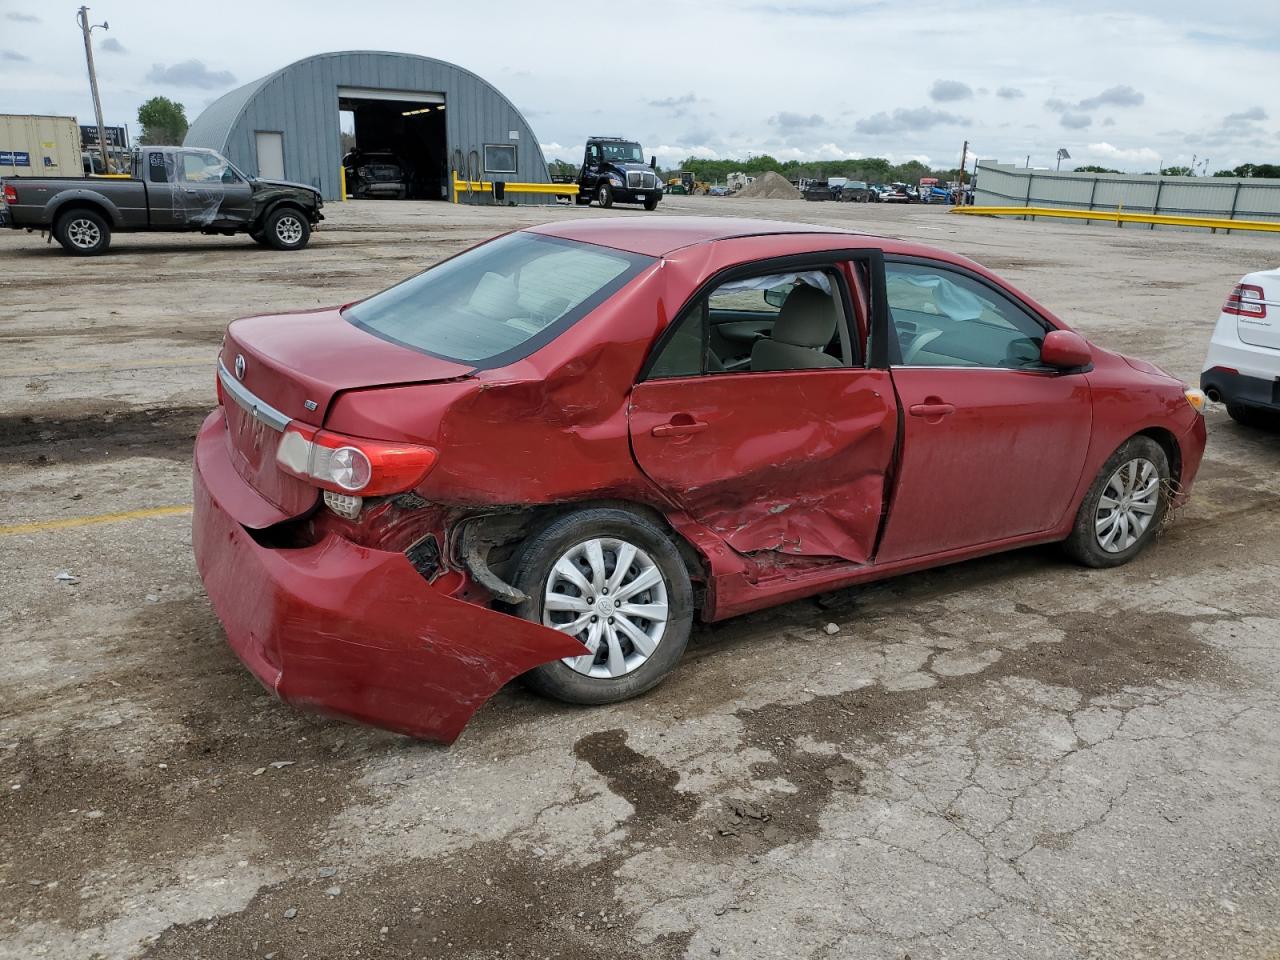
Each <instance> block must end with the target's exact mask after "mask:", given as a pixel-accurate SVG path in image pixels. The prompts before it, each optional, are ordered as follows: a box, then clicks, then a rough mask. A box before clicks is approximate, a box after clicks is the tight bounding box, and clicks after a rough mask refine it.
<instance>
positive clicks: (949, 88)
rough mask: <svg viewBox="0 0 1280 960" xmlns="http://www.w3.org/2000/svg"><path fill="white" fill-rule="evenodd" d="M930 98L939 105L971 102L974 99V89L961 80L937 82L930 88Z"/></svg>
mask: <svg viewBox="0 0 1280 960" xmlns="http://www.w3.org/2000/svg"><path fill="white" fill-rule="evenodd" d="M929 97H930V98H931V99H933V100H935V101H937V102H938V103H952V102H954V101H956V100H969V99H971V98H972V97H973V88H972V87H971V86H969V85H968V84H967V83H961V82H960V81H959V80H935V81H933V86H932V87H930V88H929Z"/></svg>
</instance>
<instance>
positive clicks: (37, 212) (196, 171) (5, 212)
mask: <svg viewBox="0 0 1280 960" xmlns="http://www.w3.org/2000/svg"><path fill="white" fill-rule="evenodd" d="M322 206H324V201H323V200H322V199H321V198H320V191H319V190H317V189H315V188H314V187H309V186H306V185H305V184H300V183H287V182H284V181H280V180H259V179H258V178H256V177H248V176H245V175H244V174H243V173H241V172H240V171H239V170H237V169H236V168H235V166H234V165H233V164H232V163H231V162H230V161H229V160H227V159H226V158H224V157H223V156H222V155H221V154H219V153H217V152H215V151H213V150H203V149H200V148H196V147H141V148H139V149H138V150H135V151H134V153H133V171H132V175H131V176H128V177H123V176H108V177H89V178H82V177H7V178H5V179H3V180H0V226H6V227H11V228H13V229H15V230H28V231H34V230H39V231H41V232H42V233H43V232H48V233H50V234H51V235H52V236H53V238H54V239H55V240H57V241H58V243H60V244H62V246H63V248H64V249H65V250H66V251H67V252H69V253H74V254H78V255H80V256H92V255H94V254H98V253H103V252H105V251H106V249H107V246H108V245H109V244H110V243H111V234H112V233H113V232H121V233H123V232H126V231H142V230H163V231H170V232H178V231H196V230H198V231H200V232H201V233H209V234H225V235H226V236H231V235H233V234H236V233H247V234H249V236H251V237H253V239H254V240H256V241H257V242H258V243H260V244H262V245H263V246H268V247H274V248H275V249H276V250H301V249H302V248H303V247H305V246H306V245H307V241H308V240H309V239H310V238H311V228H312V227H314V226H315V225H316V224H317V223H319V222H320V221H321V220H323V219H324V215H323V214H322V213H321V212H320V208H321V207H322Z"/></svg>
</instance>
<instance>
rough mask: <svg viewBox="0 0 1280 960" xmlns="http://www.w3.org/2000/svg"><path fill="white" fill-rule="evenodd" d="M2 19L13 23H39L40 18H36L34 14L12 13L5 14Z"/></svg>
mask: <svg viewBox="0 0 1280 960" xmlns="http://www.w3.org/2000/svg"><path fill="white" fill-rule="evenodd" d="M4 18H5V19H6V20H12V21H13V22H14V23H39V22H40V18H39V17H37V16H36V15H35V14H34V13H18V12H17V11H14V12H12V13H6V14H5V15H4Z"/></svg>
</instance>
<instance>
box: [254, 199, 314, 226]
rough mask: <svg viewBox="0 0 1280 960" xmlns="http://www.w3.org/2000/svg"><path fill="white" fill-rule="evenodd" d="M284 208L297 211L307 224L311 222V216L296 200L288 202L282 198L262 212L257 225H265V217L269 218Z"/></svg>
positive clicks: (288, 200)
mask: <svg viewBox="0 0 1280 960" xmlns="http://www.w3.org/2000/svg"><path fill="white" fill-rule="evenodd" d="M285 208H288V209H290V210H296V211H298V213H300V214H302V215H303V216H304V217H306V218H307V223H311V222H312V219H311V214H310V213H309V212H308V211H307V209H306V207H304V206H303V205H302V204H300V203H298V201H297V200H290V199H289V198H288V197H284V198H282V199H280V200H277V201H275V202H274V203H273V204H271V206H269V207H267V209H265V210H263V211H262V219H261V220H259V221H258V222H259V224H265V223H266V222H267V217H269V216H271V215H272V214H273V213H275V212H276V211H277V210H283V209H285Z"/></svg>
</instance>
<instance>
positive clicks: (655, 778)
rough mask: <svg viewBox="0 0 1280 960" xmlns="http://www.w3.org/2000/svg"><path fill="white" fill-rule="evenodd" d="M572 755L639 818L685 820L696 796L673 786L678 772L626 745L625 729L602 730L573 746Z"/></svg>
mask: <svg viewBox="0 0 1280 960" xmlns="http://www.w3.org/2000/svg"><path fill="white" fill-rule="evenodd" d="M573 752H574V754H575V755H576V756H577V757H578V758H579V759H580V760H585V761H587V763H589V764H591V766H592V767H594V768H595V771H596V772H597V773H598V774H600V776H602V777H604V778H605V780H606V781H607V782H608V784H609V789H610V790H612V791H613V792H614V793H616V794H617V795H618V796H620V797H622V798H623V799H624V800H626V801H627V802H628V803H629V804H631V805H632V806H633V807H635V811H636V813H635V815H636V817H637V818H639V819H641V820H651V819H653V818H655V817H666V818H668V819H671V820H675V821H683V820H688V819H689V818H690V817H692V816H693V815H694V813H695V812H696V811H697V809H698V799H697V797H695V796H693V795H692V794H689V793H685V792H683V791H681V790H677V789H676V784H677V783H679V782H680V774H679V773H677V772H676V771H675V770H671V769H669V768H667V767H664V766H663V765H662V764H661V763H659V762H658V761H657V760H655V759H654V758H653V757H646V756H645V755H644V754H642V753H637V752H636V751H635V750H633V749H632V748H631V747H630V746H628V745H627V734H626V731H625V730H602V731H600V732H599V733H593V734H590V735H589V736H585V737H583V738H582V739H581V740H579V741H578V742H577V743H575V744H574V745H573Z"/></svg>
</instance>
